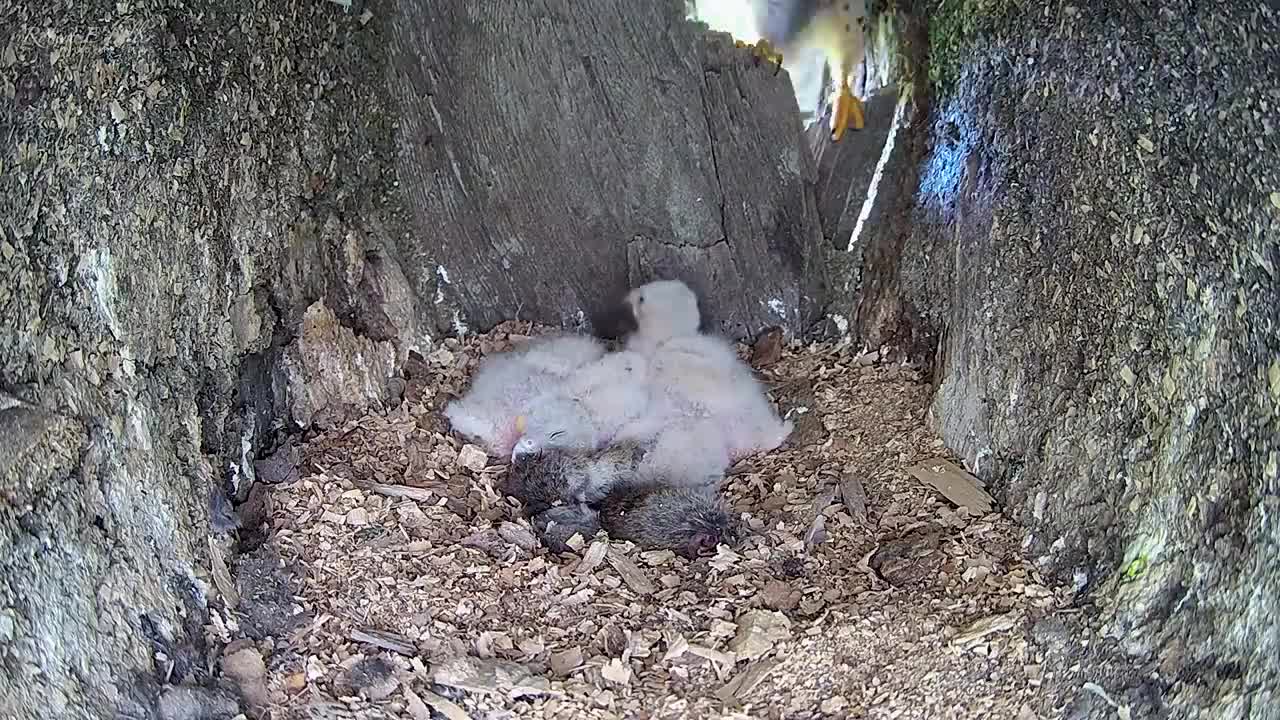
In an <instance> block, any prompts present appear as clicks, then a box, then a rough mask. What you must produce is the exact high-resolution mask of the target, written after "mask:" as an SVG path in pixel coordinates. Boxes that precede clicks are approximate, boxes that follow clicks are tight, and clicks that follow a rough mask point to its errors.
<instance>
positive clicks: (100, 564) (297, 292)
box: [0, 2, 418, 718]
mask: <svg viewBox="0 0 1280 720" xmlns="http://www.w3.org/2000/svg"><path fill="white" fill-rule="evenodd" d="M368 34H369V33H368V31H367V30H365V29H364V26H362V24H361V23H360V21H359V20H358V19H357V18H356V17H348V16H344V15H343V14H342V13H341V11H340V8H339V7H338V6H336V5H333V4H329V3H314V2H289V3H261V4H259V5H258V6H257V7H251V6H245V7H241V6H237V7H236V9H235V11H234V12H232V11H230V10H229V7H228V6H226V5H222V4H218V3H195V4H194V5H193V4H190V3H183V4H171V3H165V2H135V3H120V4H116V3H89V4H72V5H66V4H42V3H25V2H19V3H17V4H16V6H15V5H14V4H13V3H0V136H3V137H4V138H6V143H5V146H4V149H3V151H0V218H2V219H0V223H3V234H2V236H0V276H3V278H4V281H3V283H0V368H3V370H2V375H0V384H2V385H3V386H4V387H5V388H6V391H5V393H4V394H3V395H0V398H3V399H0V446H2V447H3V451H0V658H2V659H0V668H2V669H0V715H4V716H5V717H16V718H34V717H83V718H100V717H116V716H124V717H151V716H152V712H153V710H155V709H156V708H170V709H172V708H174V707H179V706H182V704H183V703H186V702H188V701H191V702H196V701H199V699H200V697H204V700H206V701H208V703H212V705H210V706H211V707H212V706H217V705H219V704H221V705H223V706H225V699H224V698H222V696H221V695H220V694H218V693H212V694H206V695H205V696H200V695H199V693H196V694H194V695H193V694H192V693H193V692H195V691H193V690H184V691H182V693H179V694H177V695H175V694H173V691H170V692H169V693H168V694H167V695H164V696H163V697H162V693H164V692H165V691H163V689H162V683H165V682H168V683H172V684H174V685H178V684H189V685H194V686H200V685H204V684H207V683H209V682H210V680H211V668H210V667H208V665H207V660H208V657H209V656H208V654H207V653H206V651H205V649H204V644H205V639H206V637H205V625H206V623H208V622H210V616H209V613H210V610H211V609H212V608H215V606H216V607H219V608H223V609H222V610H214V612H215V613H216V612H222V615H221V619H220V620H219V622H221V623H222V626H223V627H226V626H227V623H229V622H232V615H230V614H228V613H227V612H226V608H225V606H224V605H223V603H224V602H225V601H226V598H225V597H222V598H221V600H219V601H218V602H217V603H214V602H210V601H211V600H212V599H214V598H218V597H219V596H220V595H221V594H222V593H221V592H220V590H219V589H218V588H217V577H216V569H217V568H218V567H219V564H218V563H215V562H214V561H215V557H214V556H218V557H219V558H220V557H221V556H222V555H224V554H226V553H227V552H228V550H229V547H228V540H227V536H226V535H225V534H222V533H219V532H218V531H219V530H225V529H226V524H227V523H228V521H229V518H228V517H227V513H226V512H225V508H226V506H227V505H228V503H227V499H228V495H232V496H234V497H235V498H236V499H243V498H244V497H245V494H246V493H247V492H248V490H249V485H250V483H251V482H252V481H253V478H254V463H253V460H254V457H255V454H256V453H257V451H258V450H259V448H260V447H261V446H262V444H263V442H264V440H265V439H266V438H267V437H268V433H269V432H270V431H271V430H273V429H274V428H277V427H296V426H297V425H295V424H294V423H293V422H291V420H290V418H291V417H294V418H297V419H300V420H301V421H302V423H305V422H308V421H309V419H310V418H313V417H320V416H323V417H328V418H333V417H335V416H336V415H338V414H340V413H341V412H342V411H343V410H349V409H351V405H352V403H350V402H347V401H348V400H351V398H341V397H339V398H331V397H327V396H325V394H324V393H323V392H322V391H323V390H324V387H320V388H313V387H312V386H313V385H314V383H313V382H312V380H313V379H314V378H315V377H316V376H317V375H318V374H320V373H324V372H330V371H332V370H333V369H334V368H338V369H339V370H340V371H342V372H344V373H346V375H345V376H344V379H345V380H347V381H349V382H351V383H354V384H355V385H356V387H357V388H359V390H357V393H358V394H359V396H358V397H356V398H354V399H355V400H357V401H358V403H356V404H358V408H357V409H358V410H359V411H361V412H363V411H364V410H365V409H366V408H367V406H368V405H369V403H370V402H376V401H377V400H378V398H379V396H381V397H388V396H390V395H392V394H394V391H395V387H394V383H393V382H389V379H388V377H387V375H388V374H389V372H388V366H389V363H388V362H387V361H386V358H385V353H387V352H390V353H391V354H392V355H393V356H395V355H399V356H403V354H404V353H405V352H406V351H407V349H409V348H411V347H414V345H415V343H416V342H417V340H418V338H417V335H416V330H415V321H413V319H412V318H413V317H414V316H415V311H414V310H413V299H412V297H411V295H410V292H409V288H408V286H407V283H406V281H405V280H404V279H403V275H402V274H400V273H399V272H398V269H397V267H396V265H395V259H394V255H392V254H389V253H387V252H386V251H385V249H386V248H390V247H393V245H394V244H393V243H391V242H389V234H390V233H393V232H396V230H395V228H396V227H397V224H396V220H395V213H394V206H391V205H388V204H387V203H386V201H385V198H384V193H385V192H386V191H388V190H389V189H390V188H391V187H392V185H393V182H394V178H393V176H392V175H391V174H390V173H388V172H386V171H387V170H388V169H389V165H388V164H387V163H386V162H385V161H383V160H380V158H385V157H388V156H389V155H390V152H391V147H392V141H391V137H392V136H391V132H390V124H389V122H388V121H387V120H385V118H386V116H387V115H386V113H385V112H384V109H383V106H382V104H381V99H380V98H379V97H378V95H377V94H376V93H374V92H373V90H374V89H376V87H377V83H378V81H379V76H380V68H379V66H378V65H377V64H376V63H374V64H371V60H370V58H376V57H377V55H376V54H375V53H372V52H370V51H369V47H372V43H371V41H370V39H369V37H368ZM357 218H358V219H359V221H358V222H356V219H357ZM321 299H323V300H324V305H322V306H321V308H322V309H321V310H320V311H313V312H312V313H311V316H314V315H316V314H317V312H318V313H319V314H320V315H321V321H324V320H328V321H329V324H330V328H329V330H328V331H327V332H326V331H323V330H317V331H315V332H317V333H319V334H321V335H324V337H325V338H326V340H325V342H326V344H327V347H323V348H316V347H315V346H314V343H312V344H308V343H307V342H306V340H304V341H303V344H302V345H301V347H299V340H298V339H297V336H298V335H299V333H300V330H301V328H302V325H303V320H304V317H311V316H308V315H307V314H306V313H307V310H308V308H309V307H310V306H312V304H313V303H316V302H317V301H319V300H321ZM330 309H331V310H330ZM326 313H327V314H326ZM335 313H336V317H337V318H338V319H339V321H340V322H341V323H342V325H343V327H341V328H337V329H334V328H332V324H333V322H334V315H335ZM311 325H312V326H314V325H316V322H312V323H311ZM357 335H359V337H358V338H357ZM344 343H345V345H344ZM375 344H376V346H377V348H378V349H379V352H380V354H379V357H378V358H377V359H376V360H375V359H374V358H370V357H368V356H367V355H363V356H362V353H365V351H366V350H367V349H368V348H369V347H370V346H371V345H375ZM285 355H288V356H289V357H290V358H291V361H290V362H288V363H286V362H284V361H282V357H284V356H285ZM316 390H319V391H320V392H317V391H316ZM290 410H291V411H293V413H294V414H293V415H292V416H291V415H289V414H288V411H290ZM232 567H233V569H236V568H237V567H238V566H237V565H235V564H233V565H232ZM243 594H244V595H246V597H247V596H248V595H250V594H252V592H251V590H250V591H246V592H244V593H243ZM285 612H286V614H287V612H288V609H287V608H286V609H285ZM215 626H216V623H215ZM214 639H217V638H214ZM192 698H195V699H194V700H193V699H192Z"/></svg>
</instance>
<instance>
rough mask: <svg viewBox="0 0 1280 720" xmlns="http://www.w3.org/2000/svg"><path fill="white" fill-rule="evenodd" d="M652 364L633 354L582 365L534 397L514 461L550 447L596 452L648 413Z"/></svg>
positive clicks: (614, 354) (622, 354)
mask: <svg viewBox="0 0 1280 720" xmlns="http://www.w3.org/2000/svg"><path fill="white" fill-rule="evenodd" d="M648 377H649V363H648V361H647V360H646V358H645V357H644V355H641V354H640V353H636V352H632V351H629V350H622V351H620V352H615V353H609V354H608V355H605V356H604V357H602V358H600V359H599V360H596V361H595V362H593V363H589V364H587V365H584V366H582V367H581V368H579V369H578V370H577V371H576V372H574V373H573V374H572V376H571V377H569V378H568V379H567V380H566V381H565V382H564V384H563V385H561V386H559V387H556V388H554V389H552V390H550V391H548V392H546V393H544V394H542V395H541V396H539V397H538V398H536V399H535V400H534V401H533V402H532V403H531V404H530V407H529V410H528V412H527V413H526V414H525V424H524V428H523V434H522V435H521V436H520V438H519V440H518V441H517V442H516V444H515V447H514V448H513V449H512V453H511V457H512V459H513V460H514V459H515V458H517V457H519V456H522V455H528V454H532V453H537V452H540V451H543V450H547V449H552V448H555V449H566V450H588V451H590V450H597V449H600V448H602V447H604V446H606V445H607V444H609V443H610V442H612V441H613V440H614V438H615V437H616V436H617V435H618V433H619V431H620V430H622V429H623V428H624V427H625V426H627V425H628V424H630V423H632V422H633V421H635V420H636V419H637V418H639V417H641V416H642V415H644V414H645V412H646V410H647V409H648V403H649V395H650V389H649V385H648V382H647V380H648Z"/></svg>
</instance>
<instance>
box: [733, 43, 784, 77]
mask: <svg viewBox="0 0 1280 720" xmlns="http://www.w3.org/2000/svg"><path fill="white" fill-rule="evenodd" d="M733 46H734V47H736V48H739V49H746V50H750V51H751V54H752V55H754V56H755V57H756V58H757V59H758V60H764V61H766V62H771V63H776V67H774V69H773V74H774V75H777V74H778V71H779V70H781V69H782V53H780V52H778V51H777V50H775V49H774V47H773V44H772V43H770V42H769V41H768V40H761V41H760V42H757V43H755V44H752V43H747V42H743V41H741V40H734V41H733Z"/></svg>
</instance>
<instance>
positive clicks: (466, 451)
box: [458, 445, 489, 474]
mask: <svg viewBox="0 0 1280 720" xmlns="http://www.w3.org/2000/svg"><path fill="white" fill-rule="evenodd" d="M458 465H459V466H460V467H464V468H466V469H468V470H470V471H471V472H473V473H476V474H479V473H482V472H484V469H485V468H486V467H488V465H489V454H488V453H486V452H485V451H484V450H482V449H480V448H478V447H476V446H475V445H463V446H462V449H461V450H459V451H458Z"/></svg>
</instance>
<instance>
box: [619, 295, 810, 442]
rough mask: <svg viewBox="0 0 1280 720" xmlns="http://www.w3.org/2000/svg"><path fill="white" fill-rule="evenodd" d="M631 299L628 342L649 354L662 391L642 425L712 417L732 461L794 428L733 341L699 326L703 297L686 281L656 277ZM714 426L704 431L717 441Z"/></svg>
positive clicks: (655, 380) (652, 374)
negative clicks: (632, 328)
mask: <svg viewBox="0 0 1280 720" xmlns="http://www.w3.org/2000/svg"><path fill="white" fill-rule="evenodd" d="M626 304H627V305H628V307H629V308H630V310H631V313H632V315H634V317H635V320H636V327H637V329H636V332H635V333H633V334H632V335H631V337H629V338H628V339H627V347H628V348H629V349H633V350H635V351H636V352H640V353H643V354H645V355H647V356H648V357H649V359H650V383H651V384H652V387H653V390H654V394H655V396H656V398H655V401H654V402H652V403H651V407H652V408H653V411H652V412H651V414H650V415H651V416H650V417H648V418H645V421H644V422H642V423H641V424H639V425H637V426H635V427H640V428H643V429H645V430H652V429H653V428H654V427H665V426H666V425H668V424H671V423H672V422H675V421H676V420H677V418H679V417H686V418H707V419H710V420H713V421H714V423H713V425H712V426H711V427H713V428H714V429H715V431H716V432H719V433H720V435H721V436H722V437H723V440H724V446H725V447H726V448H727V452H728V454H729V458H730V460H732V461H736V460H739V459H741V458H743V457H747V456H749V455H753V454H755V453H758V452H768V451H770V450H773V449H775V448H777V447H778V446H779V445H781V444H782V442H783V441H784V440H785V439H786V438H787V436H788V435H790V434H791V431H792V429H793V427H794V425H793V423H791V422H789V421H788V422H784V421H782V420H781V419H780V418H779V417H778V416H777V414H776V413H775V412H774V410H773V407H772V406H770V404H769V401H768V399H767V398H766V397H765V394H764V389H763V388H762V387H761V385H760V383H759V381H757V380H756V378H755V375H754V374H753V373H752V372H751V368H750V367H748V366H747V364H746V363H744V362H742V360H740V359H739V358H738V354H737V353H736V352H735V351H734V349H733V347H732V346H731V345H730V344H729V343H728V342H727V341H725V340H724V339H722V338H718V337H713V336H710V335H705V334H702V333H699V332H698V325H699V323H700V321H701V317H700V315H699V312H698V300H697V296H696V295H694V293H693V291H692V290H690V289H689V287H688V286H687V285H685V284H684V283H682V282H679V281H677V280H659V281H656V282H651V283H648V284H645V285H642V286H640V287H638V288H635V289H634V290H632V291H631V292H630V293H628V294H627V297H626ZM708 432H711V431H706V432H704V433H702V434H701V437H703V438H704V440H707V441H708V442H709V443H710V444H711V445H713V446H714V445H715V444H716V443H714V442H713V441H712V440H711V439H710V438H709V436H708V435H707V433H708ZM637 434H641V433H639V432H637Z"/></svg>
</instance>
